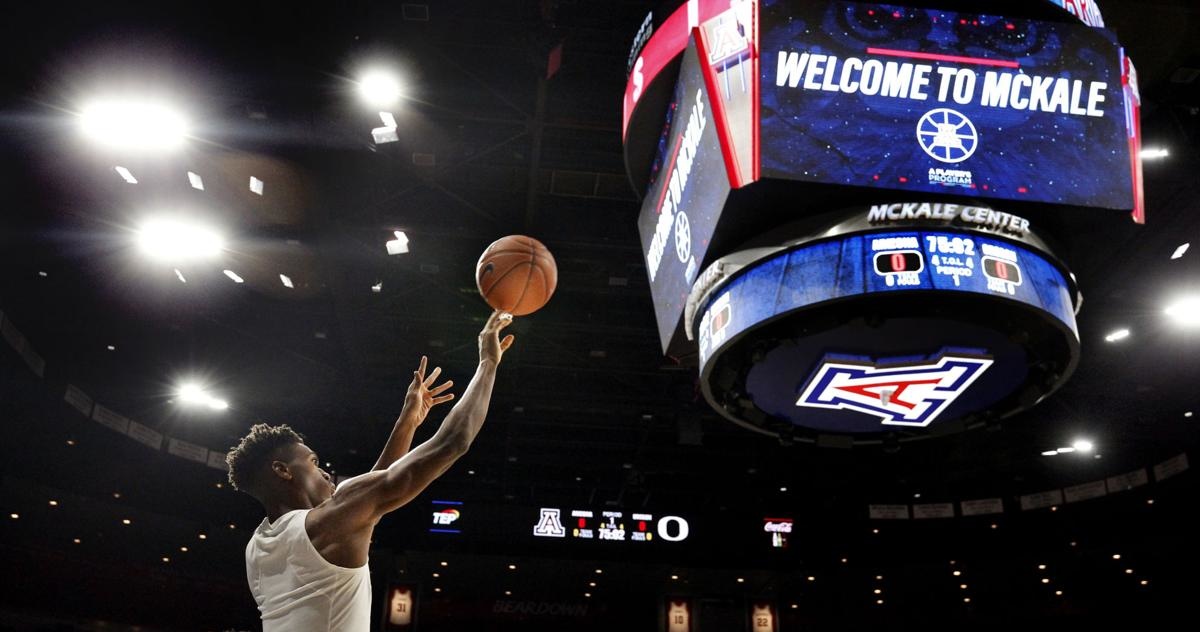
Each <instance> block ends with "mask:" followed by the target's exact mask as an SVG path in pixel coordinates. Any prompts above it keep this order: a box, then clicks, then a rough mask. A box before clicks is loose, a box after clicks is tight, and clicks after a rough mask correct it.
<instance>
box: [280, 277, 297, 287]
mask: <svg viewBox="0 0 1200 632" xmlns="http://www.w3.org/2000/svg"><path fill="white" fill-rule="evenodd" d="M279 282H280V283H282V284H283V287H286V288H294V287H296V285H295V284H294V283H292V277H290V276H288V275H286V274H280V275H279Z"/></svg>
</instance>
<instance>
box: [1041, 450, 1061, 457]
mask: <svg viewBox="0 0 1200 632" xmlns="http://www.w3.org/2000/svg"><path fill="white" fill-rule="evenodd" d="M1057 455H1058V450H1046V451H1045V452H1043V453H1042V456H1057Z"/></svg>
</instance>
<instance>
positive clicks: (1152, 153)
mask: <svg viewBox="0 0 1200 632" xmlns="http://www.w3.org/2000/svg"><path fill="white" fill-rule="evenodd" d="M1139 155H1140V156H1141V157H1142V160H1157V159H1159V158H1166V157H1167V156H1170V155H1171V152H1170V151H1168V150H1167V148H1166V147H1143V148H1142V151H1140V152H1139Z"/></svg>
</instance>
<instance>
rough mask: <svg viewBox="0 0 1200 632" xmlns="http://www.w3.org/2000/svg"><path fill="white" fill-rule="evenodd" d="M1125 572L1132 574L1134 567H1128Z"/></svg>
mask: <svg viewBox="0 0 1200 632" xmlns="http://www.w3.org/2000/svg"><path fill="white" fill-rule="evenodd" d="M1125 574H1126V575H1132V574H1133V569H1132V568H1127V569H1125Z"/></svg>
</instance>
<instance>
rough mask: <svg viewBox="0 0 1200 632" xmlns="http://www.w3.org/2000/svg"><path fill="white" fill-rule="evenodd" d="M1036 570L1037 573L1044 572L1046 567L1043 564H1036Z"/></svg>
mask: <svg viewBox="0 0 1200 632" xmlns="http://www.w3.org/2000/svg"><path fill="white" fill-rule="evenodd" d="M1038 570H1039V571H1044V570H1046V565H1045V564H1038Z"/></svg>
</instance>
